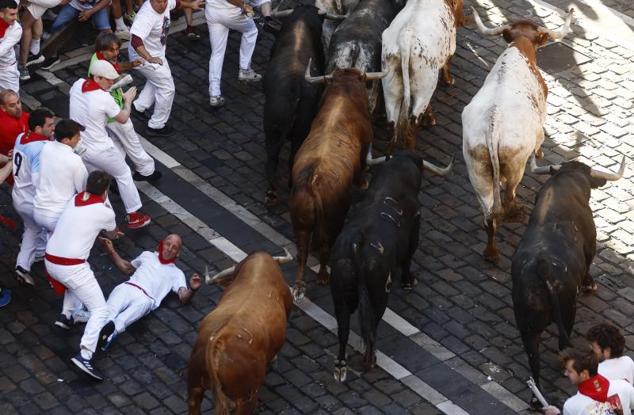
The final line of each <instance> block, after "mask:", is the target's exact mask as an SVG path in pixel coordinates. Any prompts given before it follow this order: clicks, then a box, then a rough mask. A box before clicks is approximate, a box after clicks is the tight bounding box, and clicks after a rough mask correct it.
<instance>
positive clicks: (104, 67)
mask: <svg viewBox="0 0 634 415" xmlns="http://www.w3.org/2000/svg"><path fill="white" fill-rule="evenodd" d="M88 71H89V72H90V74H91V75H92V78H93V79H94V80H95V82H96V83H97V84H98V85H99V86H100V87H101V88H102V89H104V90H106V91H107V90H109V89H110V87H112V85H113V84H114V81H115V79H117V78H118V77H119V73H118V72H117V70H116V69H115V68H114V66H112V64H111V63H110V62H108V61H104V60H99V59H97V60H94V61H93V62H92V63H91V64H90V68H89V69H88Z"/></svg>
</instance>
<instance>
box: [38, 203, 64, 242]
mask: <svg viewBox="0 0 634 415" xmlns="http://www.w3.org/2000/svg"><path fill="white" fill-rule="evenodd" d="M62 212H63V211H60V212H57V213H53V212H51V211H48V210H43V209H36V208H33V219H34V220H35V223H37V224H38V225H40V226H41V227H43V228H44V229H46V233H47V240H48V238H50V237H51V235H52V234H53V231H54V230H55V225H57V221H58V220H59V217H60V216H62Z"/></svg>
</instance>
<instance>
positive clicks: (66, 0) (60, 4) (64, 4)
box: [59, 0, 70, 6]
mask: <svg viewBox="0 0 634 415" xmlns="http://www.w3.org/2000/svg"><path fill="white" fill-rule="evenodd" d="M68 3H70V0H62V1H60V2H59V6H66V5H67V4H68Z"/></svg>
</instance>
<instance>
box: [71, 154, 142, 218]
mask: <svg viewBox="0 0 634 415" xmlns="http://www.w3.org/2000/svg"><path fill="white" fill-rule="evenodd" d="M81 158H82V159H83V160H84V164H86V168H87V169H88V172H92V171H94V170H103V171H105V172H106V173H108V174H109V175H111V176H112V177H114V179H115V180H116V181H117V186H118V187H119V195H120V196H121V200H123V205H124V206H125V211H126V212H127V213H132V212H136V211H137V210H139V209H141V206H142V204H141V196H139V191H138V190H137V188H136V186H135V185H134V180H132V172H131V171H130V167H128V165H127V164H126V163H125V159H124V158H123V156H122V155H121V153H120V152H119V150H117V149H116V148H115V147H114V146H112V147H110V148H108V149H107V150H99V151H96V150H94V149H92V148H88V149H86V152H85V153H84V154H82V156H81Z"/></svg>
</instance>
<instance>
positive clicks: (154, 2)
mask: <svg viewBox="0 0 634 415" xmlns="http://www.w3.org/2000/svg"><path fill="white" fill-rule="evenodd" d="M150 5H151V6H152V8H153V9H154V11H155V12H157V13H159V14H160V13H163V12H164V11H165V9H167V0H150Z"/></svg>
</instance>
